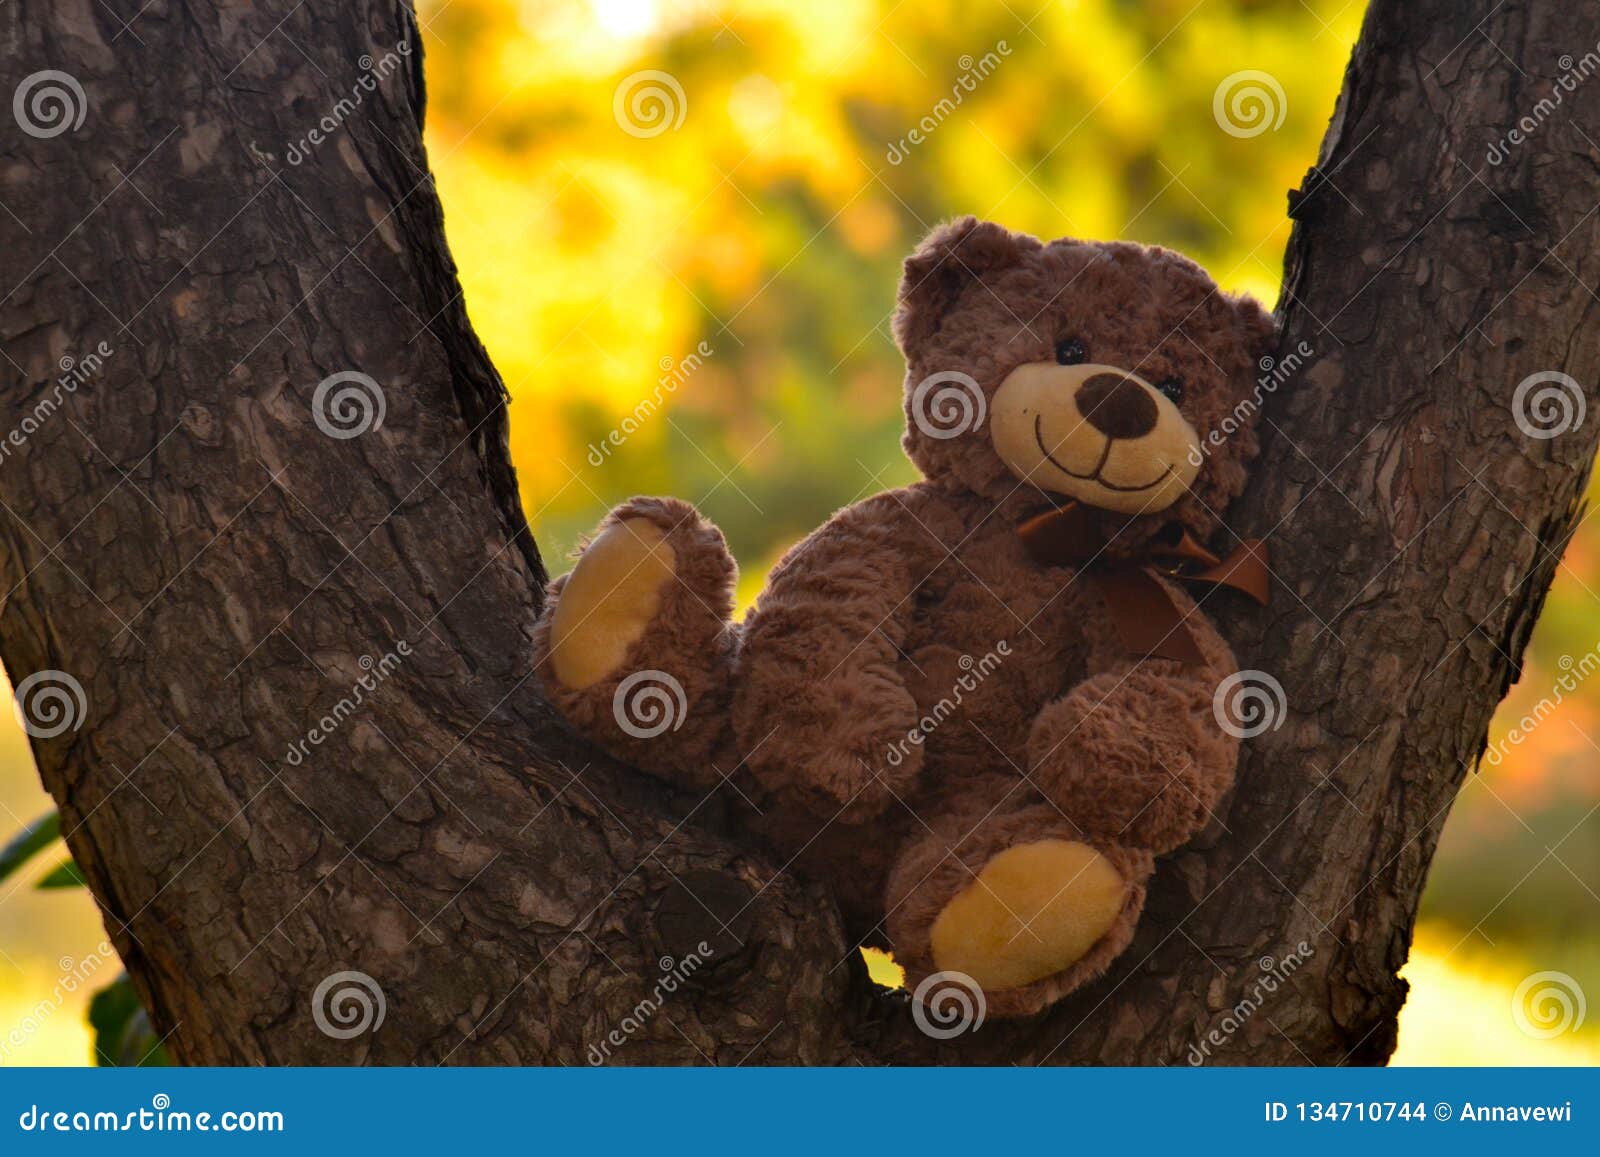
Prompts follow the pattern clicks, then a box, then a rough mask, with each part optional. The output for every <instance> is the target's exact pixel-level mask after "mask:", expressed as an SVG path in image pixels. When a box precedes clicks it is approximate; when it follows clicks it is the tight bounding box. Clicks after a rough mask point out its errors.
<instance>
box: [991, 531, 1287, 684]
mask: <svg viewBox="0 0 1600 1157" xmlns="http://www.w3.org/2000/svg"><path fill="white" fill-rule="evenodd" d="M1017 536H1018V537H1019V538H1020V539H1022V545H1023V548H1024V549H1026V550H1027V552H1028V554H1029V556H1030V557H1032V559H1033V560H1034V561H1035V562H1037V563H1039V564H1041V565H1043V566H1071V567H1078V568H1080V569H1081V570H1083V572H1084V574H1085V575H1086V576H1087V577H1088V578H1090V580H1091V581H1093V583H1094V584H1095V586H1096V587H1097V588H1098V589H1099V592H1100V596H1101V598H1103V599H1104V600H1105V603H1106V610H1107V611H1109V612H1110V614H1111V621H1112V623H1113V624H1115V626H1116V628H1117V633H1118V634H1119V635H1121V636H1122V642H1123V645H1124V646H1126V647H1127V648H1128V651H1129V652H1130V653H1131V654H1134V655H1143V656H1152V657H1155V658H1159V659H1176V660H1177V661H1178V662H1180V663H1200V662H1203V661H1204V656H1202V655H1201V653H1200V645H1199V643H1197V642H1196V641H1195V637H1194V633H1193V632H1192V631H1191V630H1190V629H1189V627H1188V624H1186V623H1185V622H1184V621H1183V612H1182V611H1180V610H1179V609H1178V604H1177V603H1176V602H1175V601H1174V600H1173V598H1172V593H1171V592H1170V591H1169V590H1168V589H1167V587H1166V586H1165V584H1163V583H1162V582H1161V578H1169V579H1176V580H1177V581H1178V582H1184V583H1208V584H1210V585H1212V586H1224V587H1231V588H1233V589H1234V590H1237V591H1243V592H1244V593H1245V594H1247V595H1249V596H1250V597H1251V598H1252V599H1254V600H1255V601H1256V602H1258V603H1260V604H1261V605H1262V606H1266V605H1267V596H1268V583H1267V548H1266V546H1265V545H1264V544H1262V543H1261V542H1260V541H1259V540H1258V539H1253V538H1249V539H1243V540H1241V541H1240V543H1239V545H1238V546H1237V547H1236V548H1235V549H1234V550H1233V551H1232V552H1231V553H1230V554H1229V555H1228V556H1227V557H1226V558H1219V557H1217V556H1216V555H1214V554H1212V553H1211V552H1210V551H1209V550H1207V549H1206V548H1205V547H1204V546H1202V545H1201V544H1200V542H1199V541H1198V540H1196V539H1195V537H1194V536H1193V535H1192V534H1190V533H1189V532H1188V531H1187V530H1185V529H1184V528H1183V527H1182V526H1180V525H1179V524H1178V523H1176V522H1174V523H1170V524H1168V526H1167V527H1166V528H1164V529H1163V531H1162V532H1161V533H1160V534H1158V535H1156V537H1155V538H1154V539H1152V540H1151V542H1150V543H1149V544H1148V545H1147V546H1145V547H1144V548H1143V549H1142V550H1141V551H1140V553H1139V555H1138V556H1137V557H1134V558H1116V559H1110V560H1106V561H1100V558H1101V555H1102V554H1103V553H1104V551H1105V549H1106V547H1107V546H1108V545H1109V544H1110V539H1108V538H1107V537H1106V535H1105V534H1104V532H1103V531H1102V530H1101V529H1100V526H1099V521H1098V519H1097V518H1096V517H1095V512H1094V510H1093V509H1092V508H1090V507H1087V506H1084V505H1083V504H1082V503H1081V502H1072V503H1069V504H1067V505H1066V506H1063V507H1061V508H1060V509H1059V510H1050V511H1046V512H1045V513H1044V514H1040V515H1038V516H1036V517H1034V518H1030V519H1028V521H1027V522H1024V523H1023V524H1022V525H1021V526H1019V527H1017ZM1158 576H1159V577H1158Z"/></svg>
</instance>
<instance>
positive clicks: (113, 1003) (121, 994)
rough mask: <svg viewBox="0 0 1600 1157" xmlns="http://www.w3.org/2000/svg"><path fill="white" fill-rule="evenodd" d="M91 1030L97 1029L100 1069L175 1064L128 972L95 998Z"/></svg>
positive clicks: (91, 1010) (90, 1013) (97, 1062)
mask: <svg viewBox="0 0 1600 1157" xmlns="http://www.w3.org/2000/svg"><path fill="white" fill-rule="evenodd" d="M89 1027H90V1028H92V1029H94V1055H95V1064H97V1065H100V1066H102V1067H123V1068H132V1067H136V1066H138V1067H144V1068H155V1067H165V1066H167V1065H170V1064H172V1058H171V1057H169V1056H168V1055H167V1050H166V1048H165V1046H163V1045H162V1044H161V1043H160V1039H159V1038H158V1037H157V1036H156V1034H155V1030H154V1029H152V1028H151V1027H150V1018H149V1017H148V1016H146V1015H145V1011H144V1008H143V1007H142V1006H141V1005H140V1004H139V997H138V994H137V993H135V992H134V991H133V984H132V983H131V982H130V981H129V980H128V974H127V973H126V972H124V973H123V974H122V975H121V976H119V977H117V979H116V980H114V981H112V982H111V983H110V984H108V985H106V987H104V988H102V989H101V990H100V991H99V992H97V993H95V994H94V999H93V1000H91V1001H90V1002H89Z"/></svg>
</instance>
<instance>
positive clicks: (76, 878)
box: [34, 857, 85, 892]
mask: <svg viewBox="0 0 1600 1157" xmlns="http://www.w3.org/2000/svg"><path fill="white" fill-rule="evenodd" d="M84 884H85V881H84V878H83V873H82V872H80V871H78V865H77V864H76V863H75V862H73V860H72V859H71V858H70V857H69V858H67V859H66V860H63V861H62V862H61V863H59V864H57V865H56V866H55V867H54V868H52V869H50V874H49V875H47V876H46V877H45V878H44V879H42V880H40V881H39V882H38V883H37V884H35V885H34V887H35V888H37V889H38V890H39V891H41V892H43V891H47V890H49V889H51V888H82V887H83V886H84Z"/></svg>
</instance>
